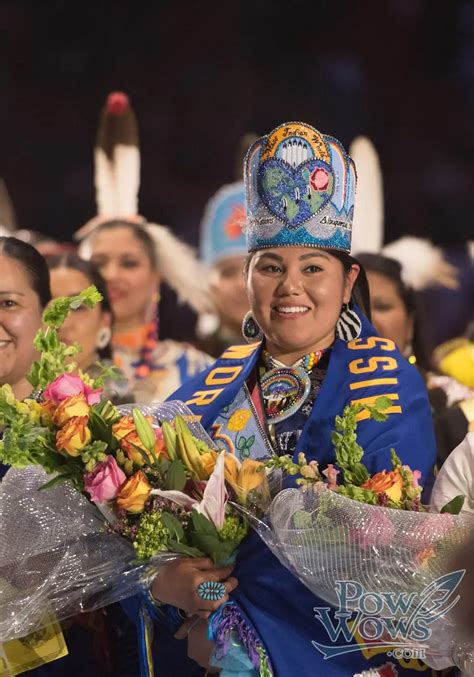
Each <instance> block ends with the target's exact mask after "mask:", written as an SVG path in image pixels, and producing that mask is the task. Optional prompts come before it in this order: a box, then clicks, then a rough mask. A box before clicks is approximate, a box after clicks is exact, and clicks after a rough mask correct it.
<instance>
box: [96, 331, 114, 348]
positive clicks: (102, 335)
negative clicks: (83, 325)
mask: <svg viewBox="0 0 474 677" xmlns="http://www.w3.org/2000/svg"><path fill="white" fill-rule="evenodd" d="M111 338H112V332H111V330H110V327H102V329H99V331H98V332H97V339H96V342H95V345H96V347H97V348H99V350H102V348H105V346H107V345H108V344H109V343H110V339H111Z"/></svg>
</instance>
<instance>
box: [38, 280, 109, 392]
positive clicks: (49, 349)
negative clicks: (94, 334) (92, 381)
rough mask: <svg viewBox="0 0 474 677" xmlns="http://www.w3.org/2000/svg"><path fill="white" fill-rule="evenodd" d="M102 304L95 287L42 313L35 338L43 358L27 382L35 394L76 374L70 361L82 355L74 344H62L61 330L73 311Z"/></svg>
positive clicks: (61, 299) (63, 298)
mask: <svg viewBox="0 0 474 677" xmlns="http://www.w3.org/2000/svg"><path fill="white" fill-rule="evenodd" d="M101 301H102V295H101V294H100V293H99V292H98V291H97V289H96V288H95V287H94V286H90V287H88V288H87V289H84V291H82V292H81V293H80V294H77V295H76V296H70V297H65V296H60V297H59V298H57V299H54V301H52V302H51V303H50V304H49V305H48V307H47V308H46V310H45V311H44V312H43V317H42V320H43V325H44V327H42V328H41V329H40V330H39V331H38V332H37V334H36V337H35V340H34V345H35V348H36V350H37V351H38V352H39V353H40V357H39V359H38V360H36V361H35V362H34V363H33V366H32V368H31V371H30V373H29V374H28V375H27V379H28V381H29V382H30V383H31V385H32V386H33V388H34V389H35V390H41V389H43V388H46V386H47V385H48V384H49V383H51V382H52V381H54V379H55V378H56V377H57V376H59V375H61V374H66V373H70V372H72V371H74V370H75V369H77V365H76V364H75V363H74V362H73V361H71V358H72V357H74V355H77V353H78V352H79V351H80V347H79V346H78V345H77V344H75V345H72V346H67V345H66V344H65V343H62V342H61V341H60V340H59V336H58V330H59V329H60V328H61V326H62V325H63V324H64V321H65V319H66V317H67V316H68V314H69V313H70V311H71V310H77V309H78V308H80V306H86V307H87V308H93V307H94V306H95V305H96V304H97V303H100V302H101Z"/></svg>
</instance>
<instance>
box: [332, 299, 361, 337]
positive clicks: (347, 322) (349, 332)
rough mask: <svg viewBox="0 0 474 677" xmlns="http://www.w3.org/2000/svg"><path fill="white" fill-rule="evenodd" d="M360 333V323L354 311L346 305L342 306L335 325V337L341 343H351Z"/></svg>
mask: <svg viewBox="0 0 474 677" xmlns="http://www.w3.org/2000/svg"><path fill="white" fill-rule="evenodd" d="M361 331H362V322H361V321H360V318H359V316H358V315H357V313H356V312H355V311H354V310H351V309H350V308H349V306H348V304H347V303H343V304H342V308H341V314H340V315H339V319H338V321H337V324H336V336H337V338H338V339H341V341H346V342H347V341H353V340H354V339H356V338H359V336H360V333H361Z"/></svg>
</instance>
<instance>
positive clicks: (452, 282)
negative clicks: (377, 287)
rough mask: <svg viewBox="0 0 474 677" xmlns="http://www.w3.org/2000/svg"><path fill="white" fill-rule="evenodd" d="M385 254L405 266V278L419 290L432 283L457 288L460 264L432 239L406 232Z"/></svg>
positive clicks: (403, 269)
mask: <svg viewBox="0 0 474 677" xmlns="http://www.w3.org/2000/svg"><path fill="white" fill-rule="evenodd" d="M382 254H383V255H384V256H389V257H390V258H392V259H396V260H397V261H398V262H399V263H400V265H401V267H402V279H403V281H404V282H405V284H408V285H409V286H410V287H413V289H415V290H416V291H420V290H421V289H425V288H426V287H430V286H432V285H440V286H442V287H448V289H457V288H458V287H459V282H458V278H457V268H456V267H455V266H452V265H451V264H450V263H448V261H446V259H445V258H444V256H443V252H442V250H441V249H440V248H439V247H435V246H434V245H433V243H432V242H430V241H429V240H425V239H422V238H420V237H413V236H411V235H407V236H405V237H401V238H400V239H399V240H396V241H395V242H391V243H390V244H388V245H386V246H385V247H384V248H383V249H382Z"/></svg>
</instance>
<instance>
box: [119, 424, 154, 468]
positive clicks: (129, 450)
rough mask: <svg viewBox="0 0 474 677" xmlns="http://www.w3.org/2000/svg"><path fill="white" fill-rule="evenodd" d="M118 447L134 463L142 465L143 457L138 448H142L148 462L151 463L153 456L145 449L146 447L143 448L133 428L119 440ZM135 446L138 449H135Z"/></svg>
mask: <svg viewBox="0 0 474 677" xmlns="http://www.w3.org/2000/svg"><path fill="white" fill-rule="evenodd" d="M120 447H121V449H123V450H124V452H125V453H126V454H127V456H128V458H129V459H130V460H131V461H133V462H134V463H135V464H136V465H139V466H142V465H143V464H144V463H145V459H144V458H143V455H142V454H141V453H140V452H139V451H138V449H141V450H142V452H143V454H145V456H146V458H147V459H148V461H149V463H153V456H152V455H151V454H150V452H149V451H147V449H145V447H144V446H143V443H142V441H141V439H140V438H139V437H138V433H137V432H136V431H135V430H133V431H132V432H131V433H129V434H128V435H127V436H126V437H123V438H122V439H121V440H120ZM136 447H138V449H136Z"/></svg>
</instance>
